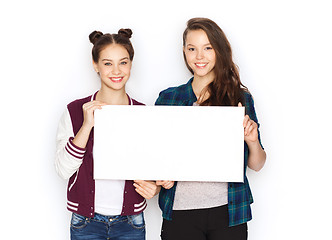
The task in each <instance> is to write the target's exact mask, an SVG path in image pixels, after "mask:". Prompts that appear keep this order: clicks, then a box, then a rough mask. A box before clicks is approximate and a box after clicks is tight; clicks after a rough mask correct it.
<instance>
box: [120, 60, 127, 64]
mask: <svg viewBox="0 0 332 240" xmlns="http://www.w3.org/2000/svg"><path fill="white" fill-rule="evenodd" d="M120 64H121V65H127V64H128V62H127V61H123V62H121V63H120Z"/></svg>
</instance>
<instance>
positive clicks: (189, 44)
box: [187, 43, 211, 47]
mask: <svg viewBox="0 0 332 240" xmlns="http://www.w3.org/2000/svg"><path fill="white" fill-rule="evenodd" d="M208 45H211V43H206V44H204V45H203V47H204V46H208ZM187 46H193V47H196V46H195V45H194V44H191V43H188V44H187Z"/></svg>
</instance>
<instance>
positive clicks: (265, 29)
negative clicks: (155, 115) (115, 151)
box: [0, 0, 332, 240]
mask: <svg viewBox="0 0 332 240" xmlns="http://www.w3.org/2000/svg"><path fill="white" fill-rule="evenodd" d="M330 10H331V7H330V4H329V1H322V0H318V1H284V0H278V1H220V0H218V1H163V2H159V1H144V0H141V1H129V0H128V1H110V0H108V1H82V0H81V1H34V0H31V1H10V2H6V3H1V7H0V24H1V38H0V39H1V40H0V41H1V44H0V54H1V65H0V66H1V71H0V81H1V87H0V89H1V118H0V121H1V122H0V126H1V137H2V144H1V155H0V156H1V163H2V164H1V174H0V178H1V179H0V184H1V187H0V189H1V200H0V201H1V202H0V204H1V205H0V206H1V229H2V230H1V233H0V234H1V236H0V238H2V239H3V238H7V239H21V238H26V239H42V238H47V239H68V238H69V221H70V214H69V212H67V210H66V205H65V203H66V182H65V181H63V180H61V179H60V178H59V177H58V176H57V175H56V173H55V170H54V166H53V161H54V152H55V134H56V129H57V124H58V121H59V118H60V116H61V114H62V112H63V111H64V109H65V106H66V104H67V103H69V102H70V101H72V100H74V99H77V98H81V97H85V96H87V95H89V94H92V93H94V91H96V90H97V89H98V88H99V80H98V77H97V75H96V74H95V73H94V71H93V68H92V65H91V47H92V45H91V44H90V43H89V40H88V35H89V34H90V32H92V31H93V30H101V31H103V32H116V31H117V30H118V29H119V28H121V27H130V28H131V29H132V30H133V33H134V34H133V37H132V42H133V44H134V47H135V51H136V52H135V57H134V63H133V68H132V77H131V79H130V82H128V88H127V90H128V92H129V94H130V95H131V96H132V97H134V98H136V99H137V100H140V101H142V102H144V103H146V104H149V105H152V104H153V103H154V101H155V99H156V98H157V96H158V93H159V92H160V91H161V90H163V89H165V88H166V87H169V86H174V85H179V84H182V83H184V82H186V81H187V80H188V79H189V77H190V75H189V72H188V71H187V70H186V68H185V64H184V62H183V57H182V52H181V47H182V46H181V45H182V32H183V30H184V28H185V23H186V21H187V20H188V19H189V18H191V17H197V16H203V17H209V18H211V19H213V20H214V21H216V22H217V23H218V24H219V25H220V26H221V28H222V29H223V30H224V31H225V33H226V35H227V36H228V38H229V41H230V42H231V44H232V47H233V50H234V60H235V62H236V63H237V64H238V65H239V67H240V74H241V79H242V81H243V83H244V84H245V85H246V86H248V88H249V90H250V91H251V93H252V94H253V96H254V98H255V104H256V111H257V115H258V118H259V121H260V123H261V134H262V141H263V145H264V146H265V149H266V152H267V155H268V158H267V163H266V165H265V167H264V169H263V170H262V171H261V172H259V173H255V172H253V171H249V172H248V177H249V181H250V183H251V188H252V191H253V194H254V199H255V203H254V204H253V205H252V210H253V220H252V221H251V222H250V223H249V239H251V240H266V239H327V238H328V237H330V231H329V228H330V222H331V217H330V216H331V214H332V209H331V198H330V196H331V186H330V183H331V177H330V175H331V172H330V171H331V167H332V164H331V155H330V150H329V148H330V145H331V124H330V122H331V120H330V119H331V104H330V102H331V97H330V95H331V94H330V89H331V87H332V84H331V80H332V79H331V55H332V47H331V42H332V34H331V22H332V16H331V14H330V13H331V11H330ZM193 144H195V143H194V142H193ZM164 164H167V162H166V163H164ZM147 171H148V169H147ZM160 219H161V218H160V211H159V208H158V207H157V203H156V199H153V200H151V201H149V207H148V209H147V211H146V221H147V231H148V240H155V239H159V238H158V235H159V231H160Z"/></svg>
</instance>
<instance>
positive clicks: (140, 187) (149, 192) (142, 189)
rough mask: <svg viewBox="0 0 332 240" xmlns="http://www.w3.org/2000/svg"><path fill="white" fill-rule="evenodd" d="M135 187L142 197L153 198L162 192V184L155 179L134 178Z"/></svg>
mask: <svg viewBox="0 0 332 240" xmlns="http://www.w3.org/2000/svg"><path fill="white" fill-rule="evenodd" d="M134 187H135V190H136V192H138V193H139V194H140V195H141V196H142V197H144V198H146V199H151V198H153V197H154V196H156V195H157V194H158V193H159V192H160V188H161V187H160V186H157V184H156V182H154V181H144V180H134Z"/></svg>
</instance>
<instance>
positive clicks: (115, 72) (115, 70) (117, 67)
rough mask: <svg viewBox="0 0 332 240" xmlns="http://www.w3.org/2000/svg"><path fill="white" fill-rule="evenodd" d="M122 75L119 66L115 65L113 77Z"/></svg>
mask: <svg viewBox="0 0 332 240" xmlns="http://www.w3.org/2000/svg"><path fill="white" fill-rule="evenodd" d="M120 73H121V71H120V68H119V66H118V65H116V64H114V65H113V68H112V74H113V75H119V74H120Z"/></svg>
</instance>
